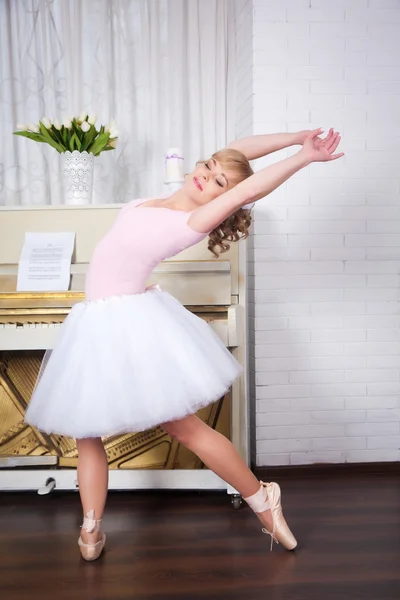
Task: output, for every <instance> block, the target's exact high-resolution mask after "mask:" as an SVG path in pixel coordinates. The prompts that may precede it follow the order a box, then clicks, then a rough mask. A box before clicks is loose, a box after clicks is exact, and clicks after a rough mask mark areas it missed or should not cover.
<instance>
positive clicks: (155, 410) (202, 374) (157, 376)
mask: <svg viewBox="0 0 400 600" xmlns="http://www.w3.org/2000/svg"><path fill="white" fill-rule="evenodd" d="M241 370H242V369H241V366H240V364H239V363H238V362H237V361H236V360H235V358H234V357H233V356H232V355H231V353H230V352H229V351H228V350H227V349H226V348H225V346H224V344H223V343H222V341H221V340H220V338H219V337H218V336H217V335H216V334H215V332H214V331H213V330H212V329H211V327H210V326H209V325H208V324H207V323H206V322H205V321H203V320H202V319H200V318H199V317H197V316H196V315H194V314H192V313H191V312H189V311H188V310H186V309H185V308H184V307H183V306H182V305H181V304H180V303H179V302H178V300H176V299H175V298H173V297H172V296H171V295H170V294H168V293H166V292H163V291H161V290H158V289H150V290H148V291H146V292H144V293H142V294H135V295H126V296H114V297H110V298H106V299H103V300H95V301H92V302H90V301H89V302H82V303H80V304H77V305H75V306H74V307H73V308H72V310H71V312H70V313H69V315H68V317H67V319H66V320H65V322H64V324H63V326H62V328H61V331H60V337H59V339H58V341H57V344H56V347H55V348H54V350H52V351H51V353H50V358H49V360H48V362H47V364H46V365H45V366H44V368H43V369H42V372H41V373H40V375H39V378H38V382H37V384H36V388H35V390H34V393H33V396H32V399H31V401H30V404H29V407H28V410H27V412H26V416H25V420H26V421H27V423H29V424H31V425H34V426H36V427H37V428H38V429H39V430H41V431H44V432H46V433H49V434H50V433H57V434H62V435H66V436H70V437H74V438H86V437H100V436H101V437H105V436H110V435H114V434H117V433H127V432H138V431H143V430H145V429H148V428H150V427H153V426H155V425H158V424H160V423H164V422H167V421H172V420H175V419H181V418H183V417H185V416H188V415H190V414H193V413H195V412H196V411H197V410H198V409H200V408H202V407H204V406H207V405H208V404H210V403H212V402H214V401H215V400H217V399H218V398H220V397H222V396H223V395H224V393H225V392H226V391H227V390H228V389H229V387H230V386H231V384H232V382H233V381H234V380H235V379H236V378H237V376H238V375H239V374H240V373H241Z"/></svg>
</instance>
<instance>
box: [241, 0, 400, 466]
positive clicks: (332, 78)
mask: <svg viewBox="0 0 400 600" xmlns="http://www.w3.org/2000/svg"><path fill="white" fill-rule="evenodd" d="M250 5H251V6H250ZM240 8H241V11H240V10H239V9H240ZM237 9H238V10H237V13H236V17H237V43H238V55H237V63H238V66H239V72H238V98H241V99H242V100H243V103H242V104H240V103H238V135H243V134H247V133H249V130H251V131H252V132H253V133H266V132H273V131H296V130H299V129H303V128H312V127H317V126H323V127H325V128H328V127H329V126H334V127H336V128H337V129H338V130H340V131H341V132H343V136H344V143H343V150H344V151H345V152H346V158H345V159H342V160H341V161H339V162H337V163H334V164H333V163H332V164H328V165H321V164H318V165H313V166H312V167H310V168H309V169H307V170H305V171H303V172H302V173H300V174H298V175H296V176H295V177H294V178H293V179H292V180H291V181H290V182H289V183H288V184H287V185H285V186H282V187H281V188H280V189H279V190H278V191H276V192H275V193H274V194H273V195H271V196H270V197H269V198H267V199H265V200H263V201H262V202H261V203H260V205H259V207H258V208H257V209H256V210H255V211H254V215H255V223H254V228H253V245H254V251H253V252H252V251H250V260H251V261H252V262H251V264H250V273H253V277H250V282H249V284H250V290H251V291H250V297H252V298H253V300H254V303H253V304H252V305H251V306H250V314H251V315H252V318H251V323H250V328H251V335H252V336H253V342H254V344H251V345H252V349H251V352H252V355H253V358H252V361H251V364H252V368H253V376H254V377H253V382H254V384H253V387H252V389H253V394H252V395H253V398H252V420H253V423H254V424H255V429H256V432H255V437H256V444H255V447H254V449H253V450H254V451H253V459H256V462H257V465H259V466H262V465H287V464H307V463H314V462H364V461H395V460H399V458H400V453H399V447H400V429H399V418H400V403H399V395H400V380H399V369H400V334H399V323H400V319H399V308H398V302H399V289H398V288H399V269H400V165H399V148H400V125H399V124H400V0H335V1H334V2H333V1H331V0H280V1H279V2H277V1H276V0H253V1H252V2H250V1H243V0H242V1H240V0H238V2H237ZM249 28H251V30H252V33H253V37H252V41H250V33H249V32H250V29H249ZM246 36H248V37H246ZM246 39H247V40H248V43H247V44H245V40H246ZM249 49H250V50H251V55H252V65H253V66H252V77H250V76H249V74H248V72H249V66H248V62H249V61H248V59H247V58H245V56H247V53H248V52H249ZM241 63H243V64H246V67H243V69H242V71H241V70H240V65H241ZM247 85H248V90H249V92H250V94H251V95H252V104H251V100H247V99H245V96H246V92H245V87H246V86H247ZM250 111H251V113H252V118H251V119H250V117H249V112H250ZM249 120H250V121H251V125H249ZM279 154H280V155H281V156H279V155H275V156H274V157H273V160H274V161H275V160H276V159H277V158H280V157H284V155H285V152H283V153H279ZM259 163H260V164H259V165H258V166H257V168H259V167H262V166H264V165H266V164H268V162H267V161H265V160H264V161H263V162H262V161H259Z"/></svg>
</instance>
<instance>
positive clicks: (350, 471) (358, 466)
mask: <svg viewBox="0 0 400 600" xmlns="http://www.w3.org/2000/svg"><path fill="white" fill-rule="evenodd" d="M253 471H254V473H255V475H256V477H257V478H258V479H262V480H263V481H268V480H271V479H273V478H274V477H276V478H278V477H279V478H280V479H282V478H289V477H296V479H298V478H302V477H304V478H310V477H321V476H324V475H325V476H329V475H335V476H351V477H354V476H356V475H400V463H399V462H379V463H377V462H375V463H343V464H331V463H323V464H322V463H318V464H313V465H290V466H282V467H253Z"/></svg>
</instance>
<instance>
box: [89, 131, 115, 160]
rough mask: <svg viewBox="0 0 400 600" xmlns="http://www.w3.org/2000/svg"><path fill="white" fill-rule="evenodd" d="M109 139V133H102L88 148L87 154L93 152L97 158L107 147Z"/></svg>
mask: <svg viewBox="0 0 400 600" xmlns="http://www.w3.org/2000/svg"><path fill="white" fill-rule="evenodd" d="M109 139H110V133H109V132H107V133H103V134H101V135H98V136H97V138H96V139H95V141H94V142H93V144H92V145H91V146H89V147H88V149H87V151H88V152H93V154H94V155H95V156H98V155H99V154H100V152H101V151H102V150H103V149H104V148H105V147H106V146H107V144H108V142H109Z"/></svg>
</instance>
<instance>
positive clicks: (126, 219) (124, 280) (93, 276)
mask: <svg viewBox="0 0 400 600" xmlns="http://www.w3.org/2000/svg"><path fill="white" fill-rule="evenodd" d="M145 202H146V200H133V201H132V202H129V204H127V205H126V206H124V207H123V208H122V209H121V211H120V212H119V214H118V216H117V219H116V220H115V222H114V224H113V226H112V227H111V229H110V230H109V231H108V233H106V235H105V236H104V237H103V238H102V239H101V240H100V242H99V243H98V244H97V246H96V248H95V250H94V253H93V257H92V260H91V263H90V266H89V270H88V274H87V277H86V288H85V294H86V300H89V301H92V300H98V299H100V298H106V297H109V296H119V295H123V294H137V293H141V292H144V290H145V289H146V281H147V279H148V277H149V275H150V273H151V272H152V271H153V269H154V268H155V267H156V266H157V265H158V264H159V263H160V262H162V261H163V260H164V259H165V258H170V257H171V256H175V255H176V254H178V253H179V252H181V251H182V250H184V249H185V248H189V246H193V245H194V244H197V243H198V242H200V241H201V240H202V239H204V238H205V237H207V235H208V234H207V233H198V232H197V231H194V230H193V229H191V228H190V227H189V225H188V223H187V222H188V219H189V216H190V214H191V213H187V212H183V211H178V210H173V209H170V208H163V207H159V206H157V207H151V206H140V205H141V204H143V203H145Z"/></svg>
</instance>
